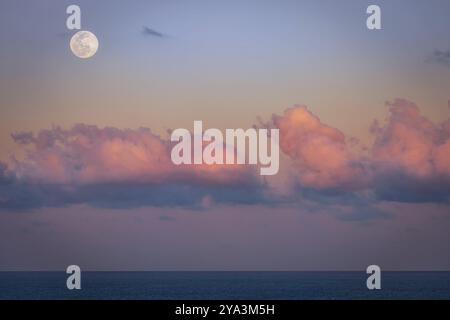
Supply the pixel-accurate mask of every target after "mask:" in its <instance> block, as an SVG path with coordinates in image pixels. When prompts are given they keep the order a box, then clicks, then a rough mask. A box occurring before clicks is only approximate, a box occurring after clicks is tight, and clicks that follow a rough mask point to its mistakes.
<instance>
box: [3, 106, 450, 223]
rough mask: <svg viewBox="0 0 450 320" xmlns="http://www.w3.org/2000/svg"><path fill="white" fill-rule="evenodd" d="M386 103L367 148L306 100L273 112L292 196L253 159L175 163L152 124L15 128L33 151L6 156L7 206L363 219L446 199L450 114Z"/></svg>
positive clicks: (449, 174)
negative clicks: (218, 210) (282, 211)
mask: <svg viewBox="0 0 450 320" xmlns="http://www.w3.org/2000/svg"><path fill="white" fill-rule="evenodd" d="M388 107H389V116H388V118H387V119H386V121H385V122H383V123H380V122H379V121H374V122H373V124H372V126H371V128H370V132H371V133H372V134H373V135H374V143H373V145H372V146H371V147H370V148H368V150H366V152H360V151H358V150H357V149H355V148H353V147H352V145H353V144H354V143H355V141H356V139H354V138H350V137H346V136H345V134H344V133H343V132H341V131H340V130H338V129H336V128H333V127H331V126H329V125H327V124H324V123H323V122H321V120H320V119H319V118H318V117H317V116H315V115H314V114H313V113H312V112H311V111H310V110H308V108H307V107H306V106H295V107H292V108H289V109H287V110H286V111H285V112H284V114H282V115H273V117H272V119H271V121H270V123H268V125H270V126H272V127H276V128H278V129H279V130H280V148H281V151H282V153H283V154H284V155H285V156H287V158H288V159H289V162H288V163H287V164H286V165H287V168H285V170H286V171H287V172H288V173H289V178H290V179H291V180H293V181H294V183H293V184H292V188H293V190H292V193H291V194H292V195H291V196H289V197H285V196H279V195H277V193H276V192H275V193H274V192H273V190H271V188H269V186H268V184H267V180H266V178H262V177H260V176H259V175H258V173H257V169H256V168H255V167H251V166H239V165H231V166H230V165H212V166H211V165H199V166H174V165H173V164H172V162H171V159H170V149H171V144H170V142H169V141H168V140H166V139H163V138H161V137H160V136H158V135H155V134H154V133H152V131H151V130H150V129H147V128H140V129H136V130H131V129H117V128H110V127H107V128H98V127H97V126H92V125H84V124H79V125H76V126H74V127H73V128H71V129H68V130H65V129H62V128H59V127H54V128H52V129H50V130H41V131H39V132H38V133H37V134H33V133H30V132H20V133H15V134H12V138H13V139H14V141H15V142H16V143H17V144H18V145H19V146H21V147H22V148H23V149H24V150H25V156H24V157H22V158H21V159H17V158H15V157H13V158H12V160H11V161H10V162H9V163H8V164H5V163H2V164H0V209H3V210H29V209H34V208H38V207H59V206H61V207H62V206H69V205H73V204H81V203H83V204H89V205H92V206H99V207H108V208H132V207H140V206H180V207H189V208H208V207H210V206H212V205H215V204H226V205H239V204H265V205H274V206H276V205H285V204H289V205H303V206H305V205H309V206H310V207H311V208H312V210H317V209H315V208H317V205H320V206H322V205H324V206H328V207H332V208H334V209H336V210H340V211H342V212H344V213H345V212H347V213H348V215H346V217H348V219H354V218H355V219H358V217H356V216H355V217H354V213H355V212H356V211H357V212H362V214H361V215H362V216H363V217H369V216H377V215H378V216H382V215H383V212H382V211H380V210H378V209H377V205H378V204H379V203H380V202H382V201H396V202H440V203H447V204H448V203H449V200H450V120H449V119H447V120H445V121H443V122H442V123H433V122H432V121H431V120H429V119H427V118H426V117H425V116H423V115H422V114H421V113H420V109H419V108H418V107H417V106H416V105H415V104H414V103H412V102H409V101H406V100H402V99H397V100H395V101H393V102H391V103H388ZM291 182H292V181H291ZM289 185H290V184H289Z"/></svg>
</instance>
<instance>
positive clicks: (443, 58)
mask: <svg viewBox="0 0 450 320" xmlns="http://www.w3.org/2000/svg"><path fill="white" fill-rule="evenodd" d="M431 61H433V62H436V63H440V64H444V65H447V66H449V67H450V50H446V51H442V50H435V51H434V52H433V55H432V57H431Z"/></svg>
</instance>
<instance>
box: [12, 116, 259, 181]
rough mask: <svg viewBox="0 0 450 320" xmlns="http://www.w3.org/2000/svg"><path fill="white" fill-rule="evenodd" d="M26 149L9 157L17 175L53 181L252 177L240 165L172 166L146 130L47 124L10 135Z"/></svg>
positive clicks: (166, 149)
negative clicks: (35, 131) (37, 129)
mask: <svg viewBox="0 0 450 320" xmlns="http://www.w3.org/2000/svg"><path fill="white" fill-rule="evenodd" d="M12 137H13V139H14V140H15V141H16V142H17V143H19V144H22V145H24V146H26V147H27V153H26V156H25V158H24V159H22V160H15V161H14V163H13V170H14V172H15V174H16V176H17V177H18V178H19V179H25V180H28V181H33V182H37V183H39V182H41V183H53V184H95V183H113V182H134V183H166V182H177V181H178V182H180V181H189V182H191V183H193V184H195V183H197V182H198V183H216V184H234V183H245V182H246V180H245V179H247V181H248V180H249V179H250V180H252V176H251V171H250V170H249V168H247V167H242V166H225V165H212V166H206V165H202V166H191V167H186V166H175V165H173V164H172V161H171V159H170V144H169V142H168V141H166V140H163V139H162V138H160V137H159V136H157V135H155V134H153V133H152V132H151V130H150V129H146V128H140V129H137V130H131V129H124V130H121V129H116V128H103V129H102V128H98V127H96V126H88V125H83V124H79V125H76V126H74V127H73V128H72V129H70V130H64V129H61V128H58V127H56V128H53V129H51V130H42V131H40V132H39V133H38V134H37V135H36V136H34V135H33V134H31V133H19V134H13V135H12Z"/></svg>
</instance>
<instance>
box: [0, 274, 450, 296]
mask: <svg viewBox="0 0 450 320" xmlns="http://www.w3.org/2000/svg"><path fill="white" fill-rule="evenodd" d="M66 278H67V275H66V274H65V273H64V272H0V299H2V300H4V299H157V300H177V299H183V300H188V299H189V300H195V299H208V300H210V299H213V300H219V299H220V300H222V299H223V300H239V299H252V300H260V299H261V300H280V299H288V300H302V299H308V300H311V299H450V272H383V273H382V284H381V285H382V289H381V290H375V291H369V290H368V289H367V288H366V278H367V275H366V274H365V273H364V272H83V273H82V276H81V286H82V289H81V290H72V291H70V290H68V289H67V288H66Z"/></svg>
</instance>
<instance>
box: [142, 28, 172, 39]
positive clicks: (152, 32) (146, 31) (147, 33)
mask: <svg viewBox="0 0 450 320" xmlns="http://www.w3.org/2000/svg"><path fill="white" fill-rule="evenodd" d="M142 34H143V35H145V36H152V37H157V38H166V37H167V35H166V34H164V33H161V32H159V31H156V30H154V29H152V28H149V27H147V26H144V27H142Z"/></svg>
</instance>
